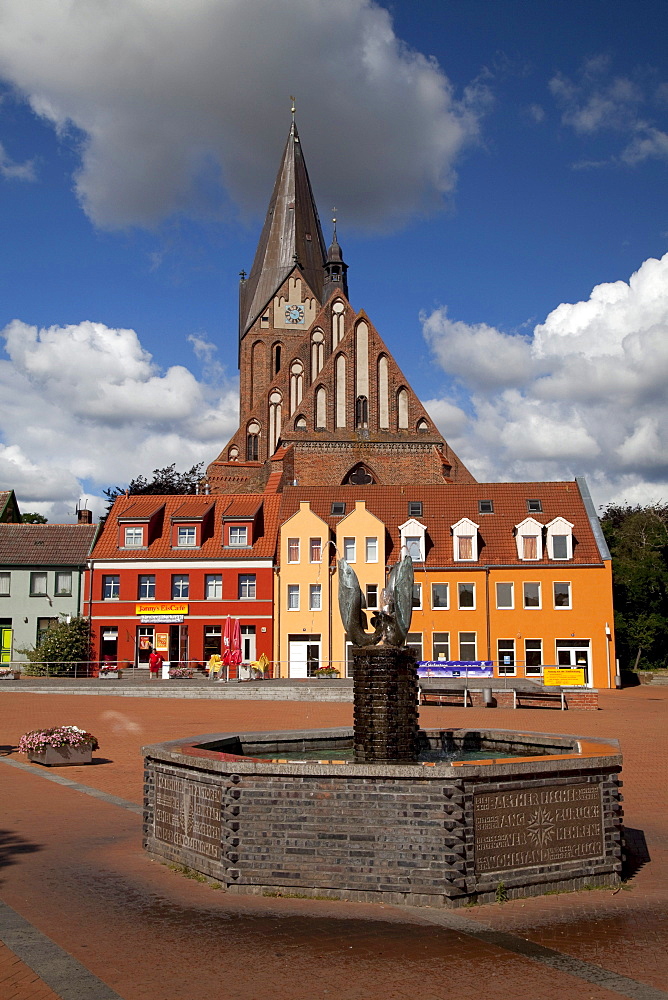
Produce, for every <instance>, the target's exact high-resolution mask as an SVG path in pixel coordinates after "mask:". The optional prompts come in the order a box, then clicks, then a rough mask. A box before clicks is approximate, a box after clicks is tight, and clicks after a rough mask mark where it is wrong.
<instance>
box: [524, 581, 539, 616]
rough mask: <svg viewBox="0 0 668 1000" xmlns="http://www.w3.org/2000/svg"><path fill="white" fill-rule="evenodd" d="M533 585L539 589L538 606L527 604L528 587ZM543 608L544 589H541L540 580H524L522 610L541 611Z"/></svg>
mask: <svg viewBox="0 0 668 1000" xmlns="http://www.w3.org/2000/svg"><path fill="white" fill-rule="evenodd" d="M529 584H531V585H532V586H536V587H538V604H527V595H526V589H525V588H526V587H528V586H529ZM542 607H543V588H542V587H541V583H540V580H523V581H522V608H523V609H524V610H525V611H541V610H542Z"/></svg>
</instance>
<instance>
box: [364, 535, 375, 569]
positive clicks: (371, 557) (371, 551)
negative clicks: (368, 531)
mask: <svg viewBox="0 0 668 1000" xmlns="http://www.w3.org/2000/svg"><path fill="white" fill-rule="evenodd" d="M366 561H367V562H370V563H375V562H378V539H377V538H367V539H366Z"/></svg>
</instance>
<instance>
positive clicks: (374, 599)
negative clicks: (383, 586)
mask: <svg viewBox="0 0 668 1000" xmlns="http://www.w3.org/2000/svg"><path fill="white" fill-rule="evenodd" d="M366 606H367V608H370V610H371V611H376V610H377V609H378V584H377V583H367V585H366Z"/></svg>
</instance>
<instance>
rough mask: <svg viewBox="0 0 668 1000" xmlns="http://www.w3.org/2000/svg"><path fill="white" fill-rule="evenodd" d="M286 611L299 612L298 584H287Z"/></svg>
mask: <svg viewBox="0 0 668 1000" xmlns="http://www.w3.org/2000/svg"><path fill="white" fill-rule="evenodd" d="M288 611H299V584H298V583H290V584H288Z"/></svg>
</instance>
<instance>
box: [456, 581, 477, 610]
mask: <svg viewBox="0 0 668 1000" xmlns="http://www.w3.org/2000/svg"><path fill="white" fill-rule="evenodd" d="M457 604H458V607H459V608H475V583H458V584H457Z"/></svg>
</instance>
